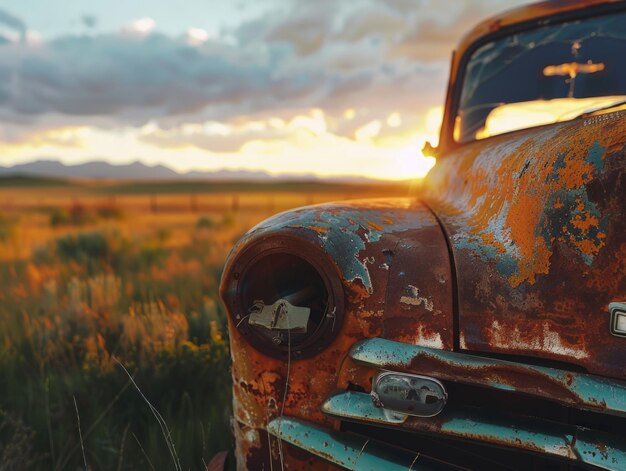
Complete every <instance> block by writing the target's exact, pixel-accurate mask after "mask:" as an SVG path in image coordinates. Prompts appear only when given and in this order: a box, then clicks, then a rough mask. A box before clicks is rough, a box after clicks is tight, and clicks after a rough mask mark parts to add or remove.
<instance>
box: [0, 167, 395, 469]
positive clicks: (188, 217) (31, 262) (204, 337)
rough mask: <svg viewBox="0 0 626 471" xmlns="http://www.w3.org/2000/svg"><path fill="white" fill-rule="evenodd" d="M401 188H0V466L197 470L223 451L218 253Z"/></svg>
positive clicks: (225, 427)
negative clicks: (276, 225)
mask: <svg viewBox="0 0 626 471" xmlns="http://www.w3.org/2000/svg"><path fill="white" fill-rule="evenodd" d="M406 192H407V188H406V187H403V186H390V185H387V186H376V187H363V186H349V185H340V184H331V185H323V184H318V183H298V184H292V183H290V184H280V183H277V184H273V185H264V184H244V183H221V184H207V183H202V182H192V183H150V184H146V183H144V184H135V185H131V184H126V183H125V184H118V183H115V182H108V183H99V184H94V183H89V184H87V183H81V182H63V181H54V180H45V179H31V178H5V179H0V377H1V378H2V379H1V380H0V470H12V469H34V470H66V469H71V470H76V469H84V468H85V463H87V468H88V469H91V470H135V469H155V470H160V469H166V468H169V469H184V470H187V469H192V470H200V469H203V468H205V467H206V462H208V461H209V460H210V458H211V456H212V455H213V454H214V453H215V452H217V451H218V450H221V449H227V448H230V447H231V438H230V432H229V416H230V394H231V393H230V389H231V388H230V373H229V360H230V359H229V353H228V338H227V335H228V333H227V330H226V314H225V312H224V310H223V308H222V306H221V304H220V302H219V300H218V295H217V291H218V284H219V278H220V274H221V267H222V264H223V262H224V260H225V258H226V256H227V254H228V251H229V249H230V247H231V246H232V243H233V242H234V241H235V240H236V239H237V238H238V237H239V236H240V235H241V234H243V233H244V232H245V231H246V230H247V229H248V228H250V227H251V226H253V225H254V224H256V223H257V222H259V221H261V220H262V219H265V218H266V217H268V216H269V215H271V214H273V213H275V212H278V211H282V210H286V209H289V208H292V207H296V206H302V205H307V204H314V203H319V202H323V201H330V200H338V199H346V198H348V199H349V198H355V197H370V196H382V195H388V194H393V195H398V194H406ZM131 378H132V380H131ZM142 394H143V395H144V396H145V397H144V396H142ZM148 401H149V403H148ZM152 407H153V408H154V409H152ZM156 412H158V414H157V413H156ZM160 417H162V419H161V418H160ZM166 427H167V428H166ZM81 437H82V440H81ZM166 437H167V438H169V440H168V441H167V442H169V443H170V446H168V445H167V442H166ZM81 445H82V446H81ZM172 448H173V449H172ZM83 449H84V452H83ZM175 462H176V464H175ZM178 466H180V467H179V468H178Z"/></svg>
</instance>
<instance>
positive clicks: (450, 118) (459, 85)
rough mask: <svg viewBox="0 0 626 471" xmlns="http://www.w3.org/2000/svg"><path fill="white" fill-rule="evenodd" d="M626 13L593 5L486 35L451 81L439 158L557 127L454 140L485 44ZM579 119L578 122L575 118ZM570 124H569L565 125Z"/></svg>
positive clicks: (617, 5) (619, 7)
mask: <svg viewBox="0 0 626 471" xmlns="http://www.w3.org/2000/svg"><path fill="white" fill-rule="evenodd" d="M624 11H626V2H623V1H620V2H611V3H602V4H596V5H591V6H588V7H583V8H579V9H576V10H573V11H566V12H563V13H557V14H552V15H548V16H538V17H536V18H533V19H532V20H528V21H523V22H520V23H516V24H514V25H510V26H507V27H504V28H502V29H499V30H497V31H495V32H493V33H489V34H486V35H484V36H482V37H480V38H479V39H477V40H476V41H475V42H474V43H472V44H471V45H470V46H469V47H468V48H467V49H466V50H465V51H463V55H462V56H461V57H460V59H459V61H458V66H457V68H456V70H457V73H456V75H455V76H454V77H451V83H450V87H449V90H448V94H447V97H446V105H445V110H446V113H445V114H444V120H443V122H442V126H441V132H440V139H439V142H440V149H439V150H441V151H442V153H441V152H438V154H445V153H447V152H449V151H452V150H454V149H457V148H460V147H464V146H467V145H472V144H474V143H476V142H487V141H489V140H490V139H494V138H497V137H500V136H506V135H510V134H514V133H519V132H524V131H527V130H529V129H539V128H542V127H545V126H552V125H553V124H554V123H550V124H544V125H540V126H532V127H527V128H522V129H516V130H513V131H508V132H506V133H502V134H497V135H494V136H489V137H486V138H483V139H479V140H477V139H474V140H471V141H467V142H457V141H456V140H455V139H454V126H455V120H456V117H457V114H458V112H459V107H460V102H461V93H462V90H463V84H464V82H465V76H466V72H467V66H468V64H469V61H470V60H471V58H472V56H473V55H474V53H475V52H476V51H477V50H478V49H479V48H481V47H482V46H484V45H485V44H487V43H489V42H492V41H497V40H499V39H503V38H506V37H507V36H510V35H512V34H517V33H523V32H527V31H532V30H535V29H538V28H542V27H545V26H552V25H558V24H560V23H565V22H568V21H576V20H585V19H590V18H593V17H597V16H603V15H608V14H612V13H616V12H624ZM574 119H577V118H574ZM563 122H566V121H563ZM441 156H443V155H441Z"/></svg>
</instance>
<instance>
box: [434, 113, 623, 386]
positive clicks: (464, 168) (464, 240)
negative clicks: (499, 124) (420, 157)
mask: <svg viewBox="0 0 626 471" xmlns="http://www.w3.org/2000/svg"><path fill="white" fill-rule="evenodd" d="M601 116H602V117H603V118H602V119H597V117H595V116H592V117H590V118H586V119H582V118H581V119H578V120H574V121H571V122H567V123H561V124H555V125H550V126H545V127H541V128H536V129H530V130H525V131H520V132H516V133H512V134H511V135H503V136H498V137H495V138H491V139H487V140H484V141H480V142H475V143H472V144H468V145H465V146H463V147H461V148H459V149H458V150H457V151H455V152H452V153H451V154H450V155H447V156H446V157H444V158H443V159H441V162H439V164H438V165H437V166H436V167H435V168H434V169H433V172H432V174H431V175H430V176H429V180H428V190H427V201H428V202H429V204H430V205H431V207H433V209H434V210H435V212H436V213H437V214H438V216H439V217H440V219H441V221H442V222H443V224H444V226H445V227H446V231H447V232H448V234H449V236H450V241H451V244H452V249H453V252H454V259H455V264H456V269H457V284H458V289H459V326H460V333H459V337H460V339H459V343H461V340H462V346H463V347H464V348H467V349H470V350H477V351H496V352H500V353H509V354H520V355H531V356H540V357H544V358H552V359H555V360H560V361H565V362H570V363H575V364H578V365H581V366H583V367H585V368H587V369H589V370H590V371H593V372H596V373H598V374H605V375H610V376H616V377H625V376H626V372H625V371H624V369H623V364H622V363H621V360H620V358H623V355H624V354H626V345H624V342H620V341H619V339H616V338H614V337H612V336H611V335H610V334H609V326H608V322H609V318H608V314H607V306H608V303H609V302H611V301H613V300H618V299H626V276H625V274H626V264H625V263H626V262H625V260H624V257H623V254H624V251H625V247H626V224H625V222H624V219H625V218H624V205H625V204H626V182H625V178H626V177H625V168H626V112H624V111H617V112H614V113H608V114H606V115H601Z"/></svg>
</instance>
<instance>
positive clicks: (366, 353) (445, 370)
mask: <svg viewBox="0 0 626 471" xmlns="http://www.w3.org/2000/svg"><path fill="white" fill-rule="evenodd" d="M350 356H351V357H352V359H353V360H354V361H355V362H357V363H360V364H362V365H366V366H370V367H375V368H379V369H384V370H391V371H398V372H406V373H414V374H423V375H427V376H431V377H434V378H437V379H439V380H442V381H452V382H457V383H463V384H473V385H477V386H485V387H488V388H494V389H500V390H504V391H514V392H518V393H522V394H527V395H531V396H535V397H541V398H544V399H548V400H551V401H555V402H558V403H561V404H565V405H572V406H576V407H580V408H582V409H587V410H591V411H596V412H602V413H605V414H611V415H617V416H622V417H626V382H624V381H618V380H614V379H609V378H603V377H600V376H593V375H589V374H584V373H575V372H570V371H566V370H559V369H556V368H547V367H543V366H535V365H528V364H524V363H515V362H511V361H506V360H498V359H494V358H485V357H480V356H476V355H471V354H467V353H460V352H450V351H447V350H438V349H435V348H428V347H420V346H418V345H410V344H406V343H401V342H395V341H392V340H386V339H381V338H373V339H368V340H364V341H362V342H359V343H357V344H355V345H354V346H353V347H352V349H351V351H350Z"/></svg>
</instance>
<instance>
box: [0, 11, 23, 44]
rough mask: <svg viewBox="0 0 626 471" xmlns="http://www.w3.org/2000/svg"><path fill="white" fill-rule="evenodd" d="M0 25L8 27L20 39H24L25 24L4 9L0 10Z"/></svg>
mask: <svg viewBox="0 0 626 471" xmlns="http://www.w3.org/2000/svg"><path fill="white" fill-rule="evenodd" d="M0 26H4V27H6V28H8V29H10V30H11V31H12V32H13V33H16V34H17V35H18V37H19V39H20V41H24V40H25V39H26V24H25V23H24V22H23V21H22V20H20V19H19V18H17V17H16V16H13V15H12V14H10V13H9V12H7V11H5V10H0ZM1 37H3V36H2V35H0V38H1ZM6 39H7V38H5V40H6Z"/></svg>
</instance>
